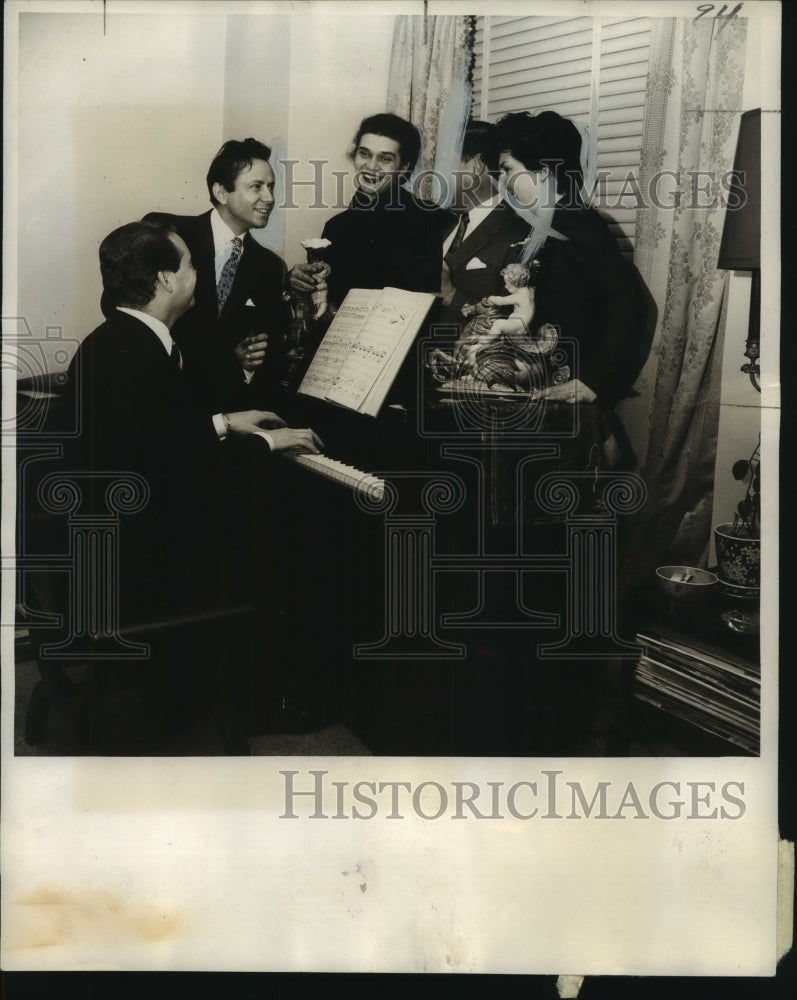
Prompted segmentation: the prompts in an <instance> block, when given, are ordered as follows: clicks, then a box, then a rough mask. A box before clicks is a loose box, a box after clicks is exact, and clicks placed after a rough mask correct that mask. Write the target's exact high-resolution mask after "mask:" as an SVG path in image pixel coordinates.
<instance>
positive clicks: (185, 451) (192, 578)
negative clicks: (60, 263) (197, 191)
mask: <svg viewBox="0 0 797 1000" xmlns="http://www.w3.org/2000/svg"><path fill="white" fill-rule="evenodd" d="M99 256H100V269H101V272H102V281H103V289H104V306H105V308H106V313H107V318H106V320H105V322H104V323H102V325H101V326H99V327H98V328H97V329H96V330H94V331H93V333H90V334H89V335H88V336H87V337H86V339H85V340H84V341H83V342H82V343H81V345H80V347H79V348H78V350H77V352H76V354H75V357H74V358H73V359H72V362H71V365H70V368H69V372H68V378H69V380H70V382H71V383H72V384H75V382H77V392H76V393H70V394H68V395H69V397H70V398H74V399H75V405H76V406H77V408H78V410H79V413H78V415H77V416H78V418H79V419H80V426H81V427H82V428H83V433H82V435H81V436H80V438H79V440H77V441H76V442H75V444H74V446H72V448H71V449H70V454H68V455H67V462H68V464H65V465H64V468H65V469H67V470H69V471H72V470H77V471H78V472H85V473H89V475H90V476H91V477H92V479H93V480H94V481H95V482H96V484H97V486H98V488H100V489H102V488H104V487H103V486H102V483H103V476H102V474H103V473H114V474H115V473H117V472H133V473H137V474H138V475H139V476H140V477H142V478H143V480H144V481H145V482H146V487H147V492H148V496H147V502H146V505H145V506H144V507H143V509H142V510H141V511H140V512H138V513H137V514H135V515H134V516H130V517H127V518H125V519H124V523H123V524H122V527H121V530H120V545H121V552H120V563H119V565H120V566H121V567H122V573H123V577H122V579H121V580H120V581H119V583H120V595H119V597H120V614H121V620H122V624H124V623H125V621H133V622H136V621H141V620H145V621H146V620H153V619H164V618H168V617H170V616H179V615H181V614H194V615H195V614H197V613H199V612H204V610H205V609H208V610H211V609H213V608H215V607H218V606H219V605H223V604H227V605H228V604H230V603H233V604H235V603H242V602H243V603H252V600H253V597H252V594H253V588H254V586H255V585H257V587H258V595H259V596H260V597H261V599H262V601H268V599H269V597H270V596H271V583H270V582H268V581H270V580H271V579H272V578H273V575H274V574H273V573H272V571H271V565H272V563H273V554H271V553H269V552H268V551H264V550H263V549H264V546H265V545H267V544H268V543H269V540H270V531H271V529H270V526H269V525H268V524H267V523H264V522H267V519H268V516H267V514H266V512H265V511H264V509H263V508H264V504H265V502H266V500H267V497H268V495H269V494H270V493H271V481H272V480H273V478H274V475H275V474H278V471H279V470H277V469H276V468H275V465H274V459H273V455H274V453H277V452H288V453H297V454H300V453H304V454H317V453H318V452H319V451H320V449H321V447H322V442H321V440H320V439H319V438H318V436H317V435H316V434H315V433H314V432H313V431H312V430H311V429H310V428H292V427H287V426H285V422H284V421H283V420H282V419H281V418H280V417H279V416H277V414H275V413H272V412H269V411H264V410H246V411H241V412H231V413H212V412H210V411H208V409H207V408H206V406H205V405H204V404H203V403H202V402H201V401H200V402H197V399H196V395H195V393H194V391H193V388H192V386H191V385H190V384H189V381H188V379H187V378H186V377H185V375H184V372H183V371H182V370H181V369H182V359H181V356H180V351H179V349H178V348H177V346H176V344H175V343H174V341H173V340H172V336H171V328H172V327H173V325H174V323H175V322H176V320H177V319H178V318H179V317H180V316H182V315H183V314H184V313H185V312H186V310H188V309H189V308H190V306H191V304H192V303H193V300H194V287H195V284H196V274H195V271H194V267H193V264H192V260H191V255H190V253H189V250H188V247H187V246H186V244H185V242H184V241H183V240H182V239H181V237H180V236H178V235H177V233H176V232H175V230H174V228H173V227H171V226H169V225H168V224H166V223H163V222H133V223H129V224H128V225H124V226H122V227H120V228H119V229H116V230H115V231H114V232H112V233H111V234H110V235H108V236H107V237H106V238H105V239H104V240H103V241H102V244H101V246H100V253H99ZM105 478H107V477H105ZM93 503H94V504H95V505H96V508H97V510H98V511H102V510H103V509H104V508H103V503H104V497H103V496H100V495H98V496H96V497H94V498H93ZM253 552H254V553H255V556H254V558H253ZM253 567H256V568H257V573H254V572H253ZM265 577H268V580H267V581H266V582H264V578H265Z"/></svg>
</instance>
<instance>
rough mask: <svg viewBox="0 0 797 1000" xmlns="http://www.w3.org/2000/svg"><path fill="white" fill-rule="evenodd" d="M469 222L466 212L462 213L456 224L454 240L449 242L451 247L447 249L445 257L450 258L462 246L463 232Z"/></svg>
mask: <svg viewBox="0 0 797 1000" xmlns="http://www.w3.org/2000/svg"><path fill="white" fill-rule="evenodd" d="M469 221H470V216H469V215H468V213H467V212H462V214H461V215H460V217H459V222H458V223H457V231H456V233H454V239H453V240H452V241H451V246H450V247H449V248H448V252H447V253H446V257H447V258H448V257H450V256H451V255H452V254H453V253H455V252H456V251H457V250H459V248H460V247H461V246H462V241H463V240H464V239H465V230H466V229H467V228H468V222H469Z"/></svg>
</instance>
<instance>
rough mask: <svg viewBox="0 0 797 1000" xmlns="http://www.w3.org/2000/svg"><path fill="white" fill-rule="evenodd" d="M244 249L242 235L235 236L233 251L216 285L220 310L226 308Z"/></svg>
mask: <svg viewBox="0 0 797 1000" xmlns="http://www.w3.org/2000/svg"><path fill="white" fill-rule="evenodd" d="M243 249H244V241H243V240H242V239H241V237H240V236H233V238H232V253H231V254H230V256H229V257H228V258H227V260H226V261H225V262H224V267H223V268H222V269H221V274H220V275H219V283H218V285H217V286H216V297H217V298H218V301H219V312H221V310H222V309H223V308H224V303H225V302H226V301H227V296H228V295H229V294H230V289H231V288H232V283H233V281H235V272H236V270H237V268H238V261H239V260H240V259H241V254H242V253H243Z"/></svg>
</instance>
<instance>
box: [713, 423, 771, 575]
mask: <svg viewBox="0 0 797 1000" xmlns="http://www.w3.org/2000/svg"><path fill="white" fill-rule="evenodd" d="M760 449H761V435H760V434H759V435H758V443H757V444H756V446H755V449H754V451H753V454H752V455H751V456H750V457H749V458H748V459H739V461H737V462H734V463H733V468H732V469H731V472H732V474H733V478H734V479H736V480H737V481H739V482H744V483H746V484H747V487H746V490H745V494H744V497H743V498H742V499H741V500H740V501H739V504H738V506H737V508H736V514H735V515H734V518H733V521H732V522H728V523H726V524H718V525H717V526H716V527H715V528H714V543H715V546H716V549H717V563H718V564H719V575H720V579H721V580H722V581H723V582H724V583H727V584H730V585H731V586H734V587H751V588H758V587H759V586H760V584H761V459H760Z"/></svg>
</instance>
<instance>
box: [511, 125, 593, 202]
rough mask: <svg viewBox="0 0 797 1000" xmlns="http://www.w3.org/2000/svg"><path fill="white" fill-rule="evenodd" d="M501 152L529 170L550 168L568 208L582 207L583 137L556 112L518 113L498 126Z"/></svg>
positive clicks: (558, 191) (558, 190)
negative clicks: (568, 205) (569, 205)
mask: <svg viewBox="0 0 797 1000" xmlns="http://www.w3.org/2000/svg"><path fill="white" fill-rule="evenodd" d="M497 129H498V139H499V148H500V149H501V151H502V152H503V151H507V152H509V154H510V155H511V156H513V157H514V158H515V159H516V160H518V161H519V162H520V163H522V164H523V166H524V167H525V168H526V169H527V170H540V169H542V167H544V166H547V167H548V168H549V169H550V171H551V173H552V174H553V175H554V177H555V179H556V191H557V193H558V194H561V195H563V197H564V200H565V204H571V205H580V204H581V203H582V198H581V187H582V186H583V184H584V175H583V173H582V170H581V135H580V133H579V131H578V129H577V128H576V126H575V125H574V124H573V122H571V121H570V119H569V118H563V117H562V116H561V115H559V114H557V113H556V112H555V111H540V112H539V114H536V115H535V114H532V113H531V112H530V111H517V112H513V113H511V114H508V115H504V117H503V118H501V120H500V121H499V122H498V125H497Z"/></svg>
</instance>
